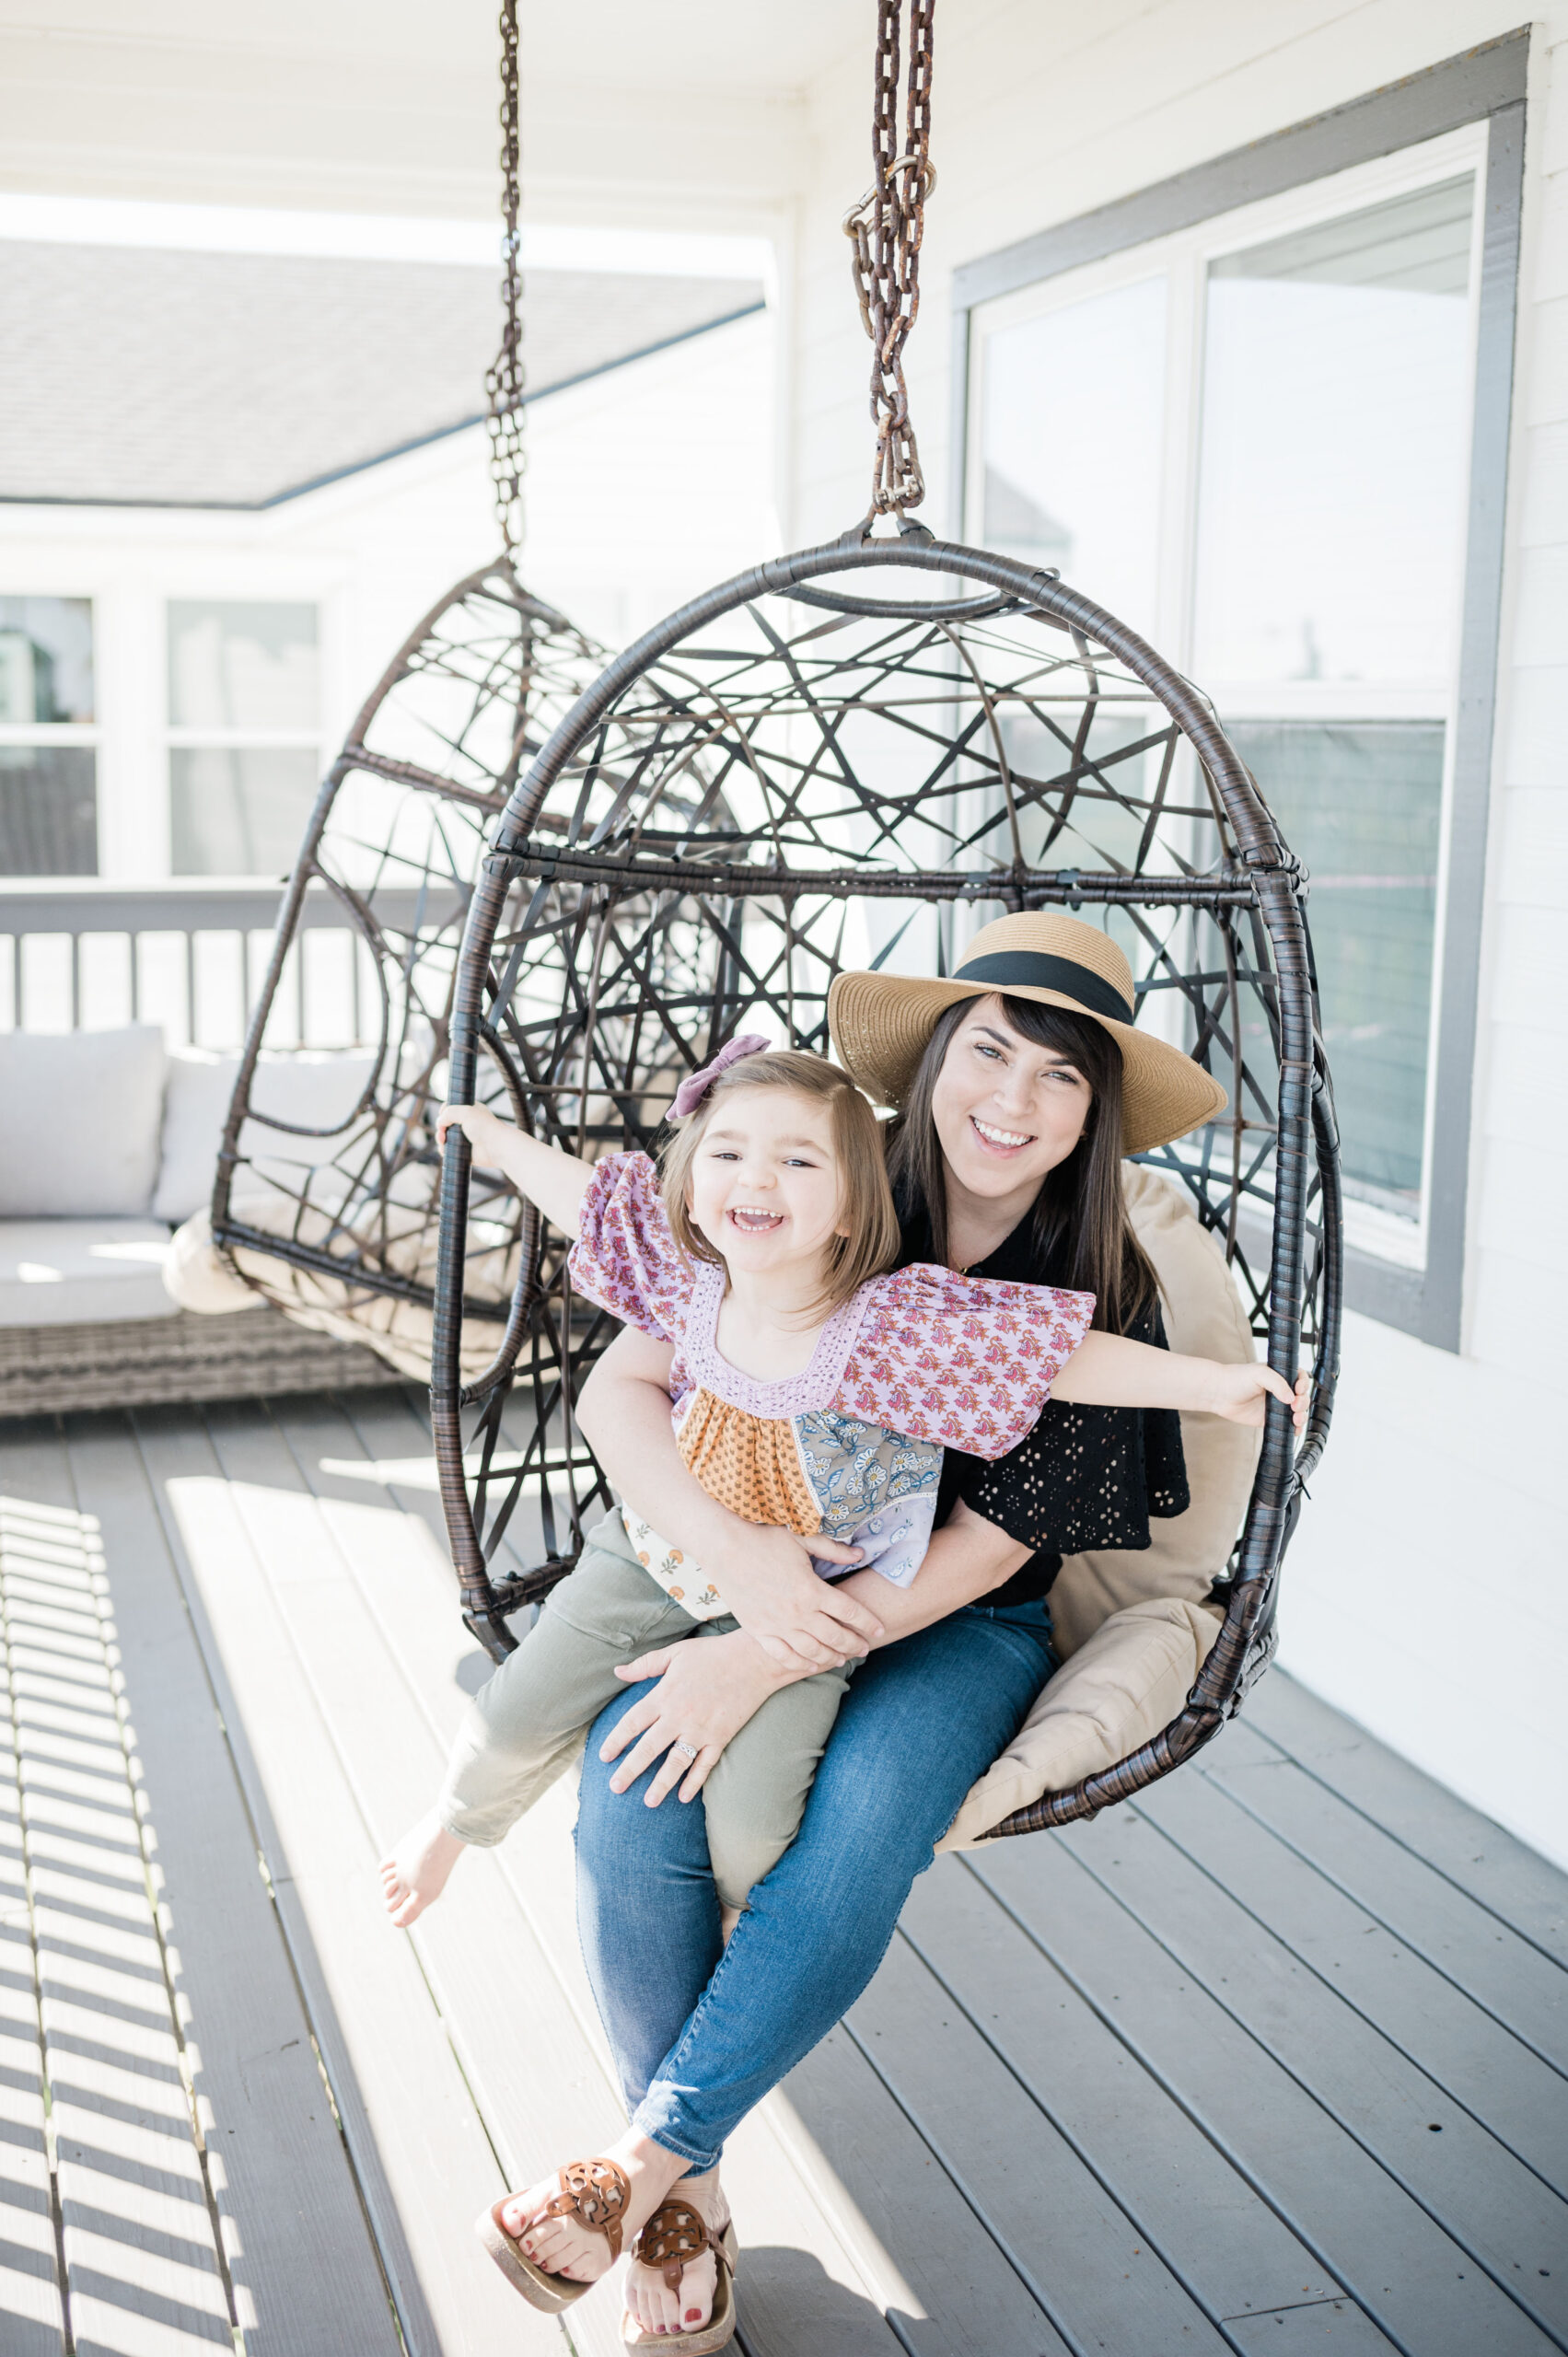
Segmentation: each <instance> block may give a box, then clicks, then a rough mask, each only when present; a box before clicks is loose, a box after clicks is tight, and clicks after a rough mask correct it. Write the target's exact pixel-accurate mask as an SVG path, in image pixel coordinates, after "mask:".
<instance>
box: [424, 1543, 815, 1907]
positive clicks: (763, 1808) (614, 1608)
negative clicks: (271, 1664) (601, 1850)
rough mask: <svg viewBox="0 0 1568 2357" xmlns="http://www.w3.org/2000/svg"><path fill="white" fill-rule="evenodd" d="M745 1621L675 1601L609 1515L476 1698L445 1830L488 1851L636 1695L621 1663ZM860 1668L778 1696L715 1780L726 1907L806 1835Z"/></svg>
mask: <svg viewBox="0 0 1568 2357" xmlns="http://www.w3.org/2000/svg"><path fill="white" fill-rule="evenodd" d="M735 1626H736V1623H735V1621H734V1620H729V1619H725V1620H702V1621H697V1620H692V1619H691V1615H690V1614H689V1613H686V1612H683V1611H682V1610H681V1608H680V1607H679V1605H678V1604H672V1603H671V1602H670V1600H669V1598H668V1596H666V1595H665V1593H664V1591H663V1589H662V1588H661V1587H659V1585H657V1583H656V1581H655V1580H653V1579H651V1578H650V1577H649V1575H648V1573H646V1572H645V1570H644V1569H643V1566H642V1565H641V1563H639V1562H638V1561H637V1558H636V1556H635V1555H634V1554H633V1551H632V1544H631V1541H630V1539H629V1538H627V1536H626V1527H625V1525H624V1524H623V1523H622V1521H621V1516H620V1515H618V1514H615V1515H609V1516H608V1517H607V1518H606V1519H605V1520H604V1521H603V1522H601V1523H600V1524H598V1527H597V1528H595V1529H594V1530H592V1531H590V1532H589V1534H588V1538H587V1544H586V1546H585V1547H584V1549H583V1552H582V1554H581V1556H580V1557H579V1558H578V1562H577V1565H576V1568H575V1571H573V1572H571V1573H569V1574H568V1575H567V1577H566V1578H565V1579H563V1581H562V1582H561V1583H560V1585H558V1586H557V1587H553V1588H552V1590H551V1592H550V1594H549V1595H548V1596H546V1598H545V1600H544V1603H543V1605H542V1607H541V1608H540V1612H539V1615H538V1617H537V1619H536V1620H535V1621H534V1625H533V1627H532V1628H531V1629H530V1630H529V1631H528V1635H527V1636H526V1637H525V1638H524V1639H523V1641H522V1643H521V1644H520V1645H519V1646H518V1647H517V1652H516V1653H514V1654H508V1655H507V1656H506V1659H505V1661H504V1662H503V1663H502V1664H501V1666H500V1667H499V1668H498V1669H497V1670H496V1671H495V1673H494V1677H492V1678H489V1679H487V1680H486V1682H485V1684H484V1685H483V1686H482V1687H481V1688H480V1689H479V1692H478V1693H477V1694H476V1695H475V1696H474V1699H473V1701H472V1702H471V1703H470V1706H469V1709H468V1712H467V1713H466V1714H465V1716H464V1719H463V1723H462V1725H461V1726H460V1727H459V1730H458V1736H457V1740H456V1742H455V1743H454V1744H453V1746H452V1753H451V1758H450V1759H449V1760H448V1761H447V1781H446V1783H445V1784H444V1786H443V1787H442V1792H441V1799H440V1802H439V1804H438V1806H439V1813H440V1817H441V1822H442V1824H443V1825H444V1826H445V1827H446V1829H447V1832H448V1833H455V1834H456V1835H457V1836H458V1838H459V1840H463V1841H472V1842H475V1843H477V1844H479V1845H480V1846H481V1847H489V1846H492V1845H493V1844H494V1843H495V1842H497V1841H499V1840H502V1839H503V1838H504V1837H505V1834H506V1833H508V1832H509V1831H510V1829H511V1828H512V1827H513V1826H514V1825H515V1824H516V1823H517V1819H518V1817H521V1816H522V1815H523V1813H524V1811H525V1810H527V1809H529V1808H531V1807H532V1806H533V1805H534V1803H535V1801H536V1800H538V1798H539V1796H540V1794H541V1793H542V1792H544V1791H545V1790H546V1789H547V1787H548V1786H549V1785H551V1784H552V1783H553V1782H555V1780H556V1778H557V1777H558V1776H559V1775H561V1774H562V1773H563V1771H565V1770H566V1769H567V1768H569V1767H570V1766H571V1764H572V1762H573V1760H574V1759H575V1758H576V1757H577V1754H578V1752H579V1751H580V1750H581V1749H582V1745H583V1737H584V1736H585V1734H586V1733H587V1729H588V1728H589V1727H590V1726H591V1725H592V1724H593V1723H594V1721H595V1719H597V1718H598V1714H599V1713H600V1712H601V1711H602V1710H603V1709H604V1706H605V1704H606V1703H607V1702H612V1701H614V1699H615V1697H616V1696H617V1695H618V1694H624V1693H625V1691H626V1686H625V1682H624V1680H623V1679H621V1678H617V1677H616V1675H615V1666H616V1664H617V1663H618V1662H627V1661H632V1660H634V1659H635V1657H636V1656H637V1655H639V1654H645V1653H650V1652H652V1651H653V1649H654V1648H655V1646H657V1645H669V1644H674V1643H677V1642H679V1641H680V1640H682V1639H686V1638H701V1637H704V1636H723V1635H724V1634H725V1633H726V1631H728V1630H732V1629H734V1627H735ZM849 1676H850V1672H849V1669H848V1668H847V1667H846V1668H842V1669H824V1670H819V1672H818V1673H817V1675H816V1676H815V1677H814V1678H800V1679H799V1680H797V1682H796V1684H795V1685H793V1686H785V1687H784V1688H782V1689H780V1691H779V1692H778V1693H776V1694H772V1695H770V1696H769V1698H768V1700H767V1701H765V1702H764V1703H763V1704H762V1707H761V1710H760V1711H758V1712H757V1713H756V1714H755V1716H754V1717H752V1718H750V1719H749V1720H748V1721H747V1724H745V1726H743V1727H742V1728H741V1730H740V1732H739V1734H738V1736H735V1737H734V1738H733V1739H732V1741H731V1742H730V1743H729V1744H727V1745H726V1748H725V1751H724V1754H723V1756H722V1758H721V1759H719V1760H718V1762H717V1764H716V1765H715V1766H714V1769H713V1771H712V1772H711V1773H710V1775H709V1777H708V1780H707V1782H706V1783H705V1784H704V1785H703V1805H704V1806H705V1808H706V1811H707V1819H708V1852H709V1855H710V1856H711V1858H712V1860H713V1866H714V1880H715V1881H716V1883H717V1885H718V1888H719V1895H720V1897H721V1898H722V1899H723V1900H724V1902H725V1904H726V1907H744V1906H745V1904H746V1897H747V1893H748V1892H749V1889H750V1887H751V1886H752V1884H753V1883H754V1882H759V1881H761V1877H762V1876H763V1875H765V1874H767V1873H768V1872H769V1871H770V1870H771V1869H772V1867H773V1866H775V1865H776V1864H778V1862H779V1860H780V1858H782V1857H783V1855H784V1852H785V1851H786V1850H787V1849H788V1848H789V1845H790V1843H791V1842H792V1841H793V1840H794V1839H795V1837H796V1832H797V1831H798V1829H799V1826H800V1817H801V1812H802V1810H803V1809H804V1808H805V1806H806V1799H807V1794H808V1793H809V1792H810V1790H811V1782H812V1779H813V1777H814V1776H815V1775H816V1773H817V1762H818V1761H819V1759H821V1757H822V1752H823V1748H824V1747H825V1746H826V1744H827V1740H828V1737H829V1736H830V1734H831V1732H832V1726H833V1721H834V1719H835V1718H836V1717H837V1716H838V1711H839V1704H840V1703H841V1702H842V1700H843V1696H844V1689H845V1687H846V1685H847V1683H848V1680H849ZM664 1805H665V1806H666V1807H667V1808H671V1807H673V1808H679V1806H680V1805H681V1804H680V1802H679V1800H677V1799H674V1798H673V1797H672V1798H671V1799H670V1800H668V1801H667V1802H665V1804H664Z"/></svg>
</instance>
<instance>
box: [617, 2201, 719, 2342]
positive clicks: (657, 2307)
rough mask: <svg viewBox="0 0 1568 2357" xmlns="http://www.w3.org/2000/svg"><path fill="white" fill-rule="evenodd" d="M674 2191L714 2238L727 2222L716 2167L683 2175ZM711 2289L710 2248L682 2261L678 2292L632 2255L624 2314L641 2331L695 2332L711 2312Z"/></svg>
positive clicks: (714, 2280)
mask: <svg viewBox="0 0 1568 2357" xmlns="http://www.w3.org/2000/svg"><path fill="white" fill-rule="evenodd" d="M677 2190H678V2198H679V2200H682V2201H689V2202H690V2203H691V2207H692V2209H693V2210H695V2211H697V2212H699V2213H700V2214H701V2216H702V2217H703V2220H704V2221H705V2222H706V2224H707V2228H708V2231H709V2233H710V2234H711V2235H713V2237H714V2241H715V2242H717V2240H718V2238H719V2236H720V2235H721V2234H722V2233H723V2232H724V2229H725V2227H726V2225H727V2224H728V2223H729V2203H728V2202H727V2201H726V2199H725V2195H724V2189H723V2187H722V2186H721V2185H720V2183H719V2173H718V2171H717V2169H710V2170H709V2171H708V2173H707V2175H706V2176H705V2177H682V2178H681V2179H680V2182H679V2188H678V2189H677ZM650 2214H651V2213H650ZM717 2291H718V2261H717V2259H716V2258H714V2255H713V2252H712V2251H711V2250H705V2251H704V2252H703V2255H702V2257H701V2258H692V2259H688V2260H687V2262H686V2265H685V2266H684V2267H683V2268H682V2269H681V2270H680V2289H679V2292H672V2291H671V2290H670V2288H669V2286H668V2283H667V2282H665V2280H664V2271H663V2270H662V2269H661V2268H657V2267H643V2266H641V2265H640V2264H639V2263H638V2261H637V2260H636V2259H633V2261H632V2264H631V2266H630V2267H629V2268H628V2269H627V2270H626V2284H625V2298H626V2313H627V2315H628V2316H630V2317H631V2318H632V2320H633V2323H634V2324H636V2325H637V2326H639V2327H640V2328H641V2329H642V2330H643V2331H644V2332H697V2331H700V2330H701V2328H702V2327H703V2325H705V2324H706V2323H707V2321H708V2318H709V2317H710V2316H712V2315H713V2312H714V2298H715V2296H716V2294H717Z"/></svg>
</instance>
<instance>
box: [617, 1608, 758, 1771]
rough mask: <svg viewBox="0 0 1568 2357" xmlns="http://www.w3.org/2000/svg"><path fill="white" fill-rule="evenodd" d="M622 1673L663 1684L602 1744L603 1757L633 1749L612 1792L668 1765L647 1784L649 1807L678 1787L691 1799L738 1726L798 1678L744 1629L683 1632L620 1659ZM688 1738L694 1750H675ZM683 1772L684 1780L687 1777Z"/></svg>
mask: <svg viewBox="0 0 1568 2357" xmlns="http://www.w3.org/2000/svg"><path fill="white" fill-rule="evenodd" d="M615 1675H616V1676H617V1678H624V1679H625V1680H626V1682H627V1684H628V1685H632V1686H634V1685H636V1684H638V1683H639V1682H640V1681H641V1680H642V1679H643V1678H657V1679H658V1684H657V1685H656V1687H655V1689H654V1690H653V1692H652V1693H651V1694H645V1695H644V1697H643V1699H642V1701H640V1702H633V1705H632V1707H631V1709H630V1710H629V1711H628V1712H627V1713H626V1714H625V1716H624V1717H623V1718H622V1719H621V1721H620V1723H619V1724H618V1725H616V1726H615V1727H613V1728H612V1729H611V1731H610V1734H609V1735H608V1736H606V1737H605V1740H604V1742H603V1743H602V1744H601V1745H600V1747H599V1755H598V1756H599V1758H600V1759H620V1758H621V1753H622V1752H623V1751H625V1750H626V1747H627V1745H628V1744H632V1745H633V1749H632V1750H631V1752H630V1753H629V1754H628V1756H627V1757H626V1758H625V1759H621V1765H620V1767H619V1768H618V1769H617V1770H616V1771H615V1773H614V1775H613V1776H612V1777H611V1778H610V1791H611V1792H613V1793H623V1792H625V1791H626V1790H627V1788H628V1787H629V1786H630V1785H633V1784H634V1783H635V1782H636V1781H637V1779H638V1777H639V1776H641V1775H643V1774H644V1773H645V1771H646V1770H648V1769H649V1768H651V1767H652V1766H653V1764H654V1762H655V1760H656V1759H663V1761H664V1765H663V1766H662V1767H661V1768H660V1770H659V1771H658V1774H657V1775H656V1777H655V1778H654V1780H653V1782H652V1783H651V1784H650V1785H649V1786H648V1790H647V1794H646V1799H647V1804H648V1806H649V1807H650V1808H657V1806H658V1805H659V1803H660V1801H662V1800H663V1799H664V1798H665V1796H666V1794H668V1793H672V1792H673V1791H674V1790H675V1787H676V1785H677V1784H679V1786H680V1797H681V1799H682V1800H683V1801H694V1800H695V1799H696V1797H697V1795H698V1794H699V1793H700V1792H701V1791H702V1789H703V1785H704V1784H705V1783H706V1782H707V1780H708V1775H709V1771H711V1770H712V1768H713V1767H714V1763H715V1761H716V1760H717V1759H718V1758H719V1756H720V1754H721V1753H722V1751H723V1750H724V1747H725V1746H726V1743H729V1742H731V1741H732V1740H733V1738H734V1737H735V1736H738V1734H739V1733H740V1730H741V1728H742V1727H743V1726H744V1725H745V1724H746V1722H747V1720H748V1719H749V1718H751V1717H752V1716H753V1715H754V1713H756V1712H758V1711H760V1710H761V1707H762V1704H763V1703H764V1702H765V1701H767V1699H768V1697H769V1695H770V1694H776V1693H777V1692H778V1690H779V1689H780V1688H781V1687H782V1686H791V1685H793V1684H794V1683H795V1681H794V1679H793V1678H790V1677H788V1676H786V1675H784V1673H782V1672H781V1671H780V1670H779V1669H777V1668H776V1667H775V1666H774V1665H773V1664H772V1662H771V1661H770V1660H769V1659H768V1657H767V1655H765V1654H764V1653H763V1651H762V1649H761V1646H760V1645H756V1644H753V1643H752V1642H751V1639H750V1638H749V1636H747V1635H746V1633H745V1631H743V1630H736V1631H732V1633H731V1634H730V1635H728V1636H726V1637H685V1638H682V1639H681V1640H680V1642H679V1643H677V1644H673V1645H666V1646H663V1647H662V1648H661V1649H660V1650H659V1651H658V1652H656V1653H651V1654H644V1655H641V1657H640V1658H639V1659H638V1660H636V1661H629V1662H623V1663H622V1664H621V1666H620V1667H619V1668H618V1669H617V1671H616V1673H615ZM677 1743H689V1744H691V1745H692V1746H693V1747H694V1748H695V1750H696V1754H697V1757H696V1758H695V1759H691V1757H690V1755H689V1754H688V1753H686V1752H679V1753H678V1752H675V1751H672V1750H671V1749H670V1746H671V1745H672V1744H677ZM682 1778H684V1780H685V1781H684V1782H682V1781H681V1780H682Z"/></svg>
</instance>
